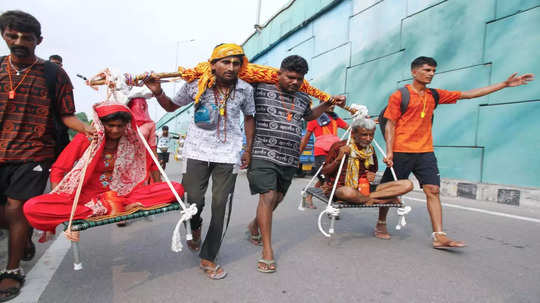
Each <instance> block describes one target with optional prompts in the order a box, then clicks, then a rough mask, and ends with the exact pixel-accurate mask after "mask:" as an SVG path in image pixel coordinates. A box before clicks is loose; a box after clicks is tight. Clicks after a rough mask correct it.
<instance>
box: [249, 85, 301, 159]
mask: <svg viewBox="0 0 540 303" xmlns="http://www.w3.org/2000/svg"><path fill="white" fill-rule="evenodd" d="M310 104H311V99H310V97H309V96H308V95H306V94H304V93H301V92H297V93H295V94H294V95H291V94H288V93H286V92H281V91H280V90H279V89H278V88H277V86H276V85H274V84H266V83H260V84H257V85H256V86H255V110H256V113H255V125H256V126H255V140H254V142H253V152H252V157H253V158H256V159H262V160H267V161H271V162H274V163H276V164H278V165H283V166H292V167H297V166H298V162H299V157H300V140H301V139H302V119H303V118H305V117H308V116H310V115H311V107H310ZM289 114H290V117H291V120H290V121H289V120H288V119H287V118H288V116H289Z"/></svg>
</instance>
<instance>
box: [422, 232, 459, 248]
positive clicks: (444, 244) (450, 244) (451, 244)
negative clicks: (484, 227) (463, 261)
mask: <svg viewBox="0 0 540 303" xmlns="http://www.w3.org/2000/svg"><path fill="white" fill-rule="evenodd" d="M436 234H441V235H444V236H446V233H445V232H434V233H432V234H431V238H432V239H433V243H432V244H433V248H435V249H453V248H463V247H465V246H466V245H465V243H463V242H461V241H453V240H450V239H448V241H439V240H437V239H436V238H435V237H436V236H435V235H436Z"/></svg>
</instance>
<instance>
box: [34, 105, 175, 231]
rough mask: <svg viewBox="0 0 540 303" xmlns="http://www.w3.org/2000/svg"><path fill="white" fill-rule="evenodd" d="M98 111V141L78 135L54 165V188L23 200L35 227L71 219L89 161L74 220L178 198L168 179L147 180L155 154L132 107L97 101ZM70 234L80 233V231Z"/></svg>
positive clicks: (48, 227) (48, 226)
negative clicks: (145, 141)
mask: <svg viewBox="0 0 540 303" xmlns="http://www.w3.org/2000/svg"><path fill="white" fill-rule="evenodd" d="M94 111H95V112H94V125H95V127H96V129H97V130H98V135H97V138H94V140H95V142H93V143H92V142H91V139H89V138H87V137H85V136H84V135H83V134H77V135H76V136H75V137H74V138H73V140H72V141H71V143H70V144H69V145H68V146H67V147H66V149H64V151H63V152H62V153H61V154H60V156H59V157H58V160H57V161H56V162H55V163H54V164H53V166H52V168H51V174H50V179H51V185H52V188H53V190H52V192H51V193H48V194H45V195H41V196H37V197H35V198H33V199H30V200H28V202H26V203H25V205H24V214H25V215H26V218H27V219H28V222H30V224H31V225H32V226H33V227H34V228H36V229H40V230H44V231H46V232H50V233H54V231H55V229H56V226H57V225H59V224H60V223H62V222H65V221H67V220H68V219H69V216H70V213H71V208H72V204H73V200H74V196H75V192H76V188H77V185H78V184H79V180H80V178H81V174H82V170H83V169H84V165H85V163H86V162H88V161H89V163H88V166H87V168H86V173H85V177H84V181H83V186H82V191H81V195H80V198H79V201H78V204H77V206H76V209H75V215H74V219H75V220H76V219H86V218H89V217H94V216H104V215H109V216H114V215H116V214H120V213H122V212H124V211H129V210H130V209H132V208H134V207H152V206H156V205H159V204H164V203H170V202H173V201H175V198H174V195H173V193H172V192H171V190H170V189H169V187H168V186H167V184H166V183H164V182H160V183H153V184H150V185H145V180H146V179H147V177H148V173H149V167H150V165H151V158H150V156H149V154H148V152H147V151H146V149H145V148H144V145H143V143H142V142H141V139H140V138H139V137H138V136H137V133H136V126H135V123H134V121H133V118H132V117H133V115H132V114H131V112H130V110H129V109H128V108H127V107H126V106H124V105H119V104H111V103H99V104H96V105H94ZM173 186H174V188H175V189H176V191H177V192H178V194H179V195H183V193H184V190H183V187H182V185H181V184H179V183H175V182H173ZM68 236H69V237H70V238H71V237H73V236H76V237H77V238H78V234H75V235H74V234H70V235H68Z"/></svg>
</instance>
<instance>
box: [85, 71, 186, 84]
mask: <svg viewBox="0 0 540 303" xmlns="http://www.w3.org/2000/svg"><path fill="white" fill-rule="evenodd" d="M153 75H154V76H155V77H157V78H159V79H163V78H177V77H181V76H182V73H181V72H172V73H153ZM146 77H148V75H147V74H141V75H137V76H135V78H134V79H133V80H135V81H141V80H143V79H144V78H146ZM106 83H107V81H106V80H105V79H98V80H90V81H88V85H90V86H96V85H105V84H106Z"/></svg>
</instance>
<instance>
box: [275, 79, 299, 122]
mask: <svg viewBox="0 0 540 303" xmlns="http://www.w3.org/2000/svg"><path fill="white" fill-rule="evenodd" d="M276 87H277V89H278V91H279V101H281V106H282V107H283V108H284V109H285V111H286V112H287V121H291V120H292V111H293V110H294V100H295V99H296V96H293V97H292V101H291V102H292V104H291V109H290V110H289V109H288V108H287V105H286V104H285V100H284V98H283V93H282V92H281V88H280V87H279V85H277V84H276Z"/></svg>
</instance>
